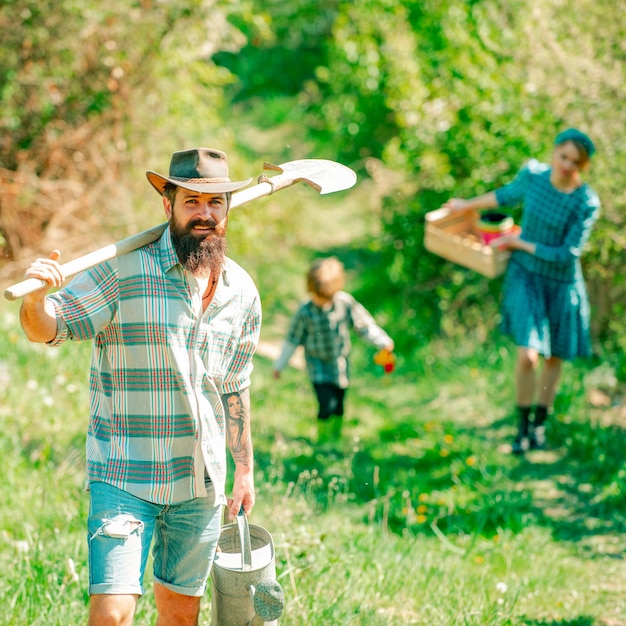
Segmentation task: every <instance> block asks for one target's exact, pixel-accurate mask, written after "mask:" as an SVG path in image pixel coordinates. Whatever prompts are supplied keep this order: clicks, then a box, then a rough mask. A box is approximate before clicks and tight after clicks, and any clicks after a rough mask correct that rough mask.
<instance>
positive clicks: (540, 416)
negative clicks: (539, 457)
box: [530, 404, 551, 450]
mask: <svg viewBox="0 0 626 626" xmlns="http://www.w3.org/2000/svg"><path fill="white" fill-rule="evenodd" d="M550 413H551V409H550V407H547V406H543V405H541V404H538V405H537V407H536V408H535V419H534V420H533V424H532V430H531V432H530V448H531V449H532V450H545V449H546V421H547V419H548V417H549V415H550Z"/></svg>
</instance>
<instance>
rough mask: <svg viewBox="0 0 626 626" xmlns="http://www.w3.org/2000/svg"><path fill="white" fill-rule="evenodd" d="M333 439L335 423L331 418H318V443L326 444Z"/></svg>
mask: <svg viewBox="0 0 626 626" xmlns="http://www.w3.org/2000/svg"><path fill="white" fill-rule="evenodd" d="M332 440H333V423H332V420H331V418H328V417H327V418H325V419H320V418H318V420H317V443H318V445H320V446H326V445H328V444H330V443H331V442H332Z"/></svg>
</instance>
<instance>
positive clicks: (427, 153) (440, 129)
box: [0, 0, 626, 379]
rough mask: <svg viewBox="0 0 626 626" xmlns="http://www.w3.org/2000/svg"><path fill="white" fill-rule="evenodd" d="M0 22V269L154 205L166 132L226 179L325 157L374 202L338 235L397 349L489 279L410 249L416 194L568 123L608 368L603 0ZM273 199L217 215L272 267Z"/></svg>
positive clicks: (319, 1)
mask: <svg viewBox="0 0 626 626" xmlns="http://www.w3.org/2000/svg"><path fill="white" fill-rule="evenodd" d="M0 27H1V28H2V33H3V36H2V39H1V40H0V176H1V186H0V245H1V246H2V250H3V256H4V261H5V262H4V263H3V265H2V268H1V272H2V276H3V277H4V278H7V279H8V278H9V277H14V276H15V275H16V272H17V273H18V274H21V272H22V271H23V268H24V266H25V264H27V262H28V260H29V259H30V258H31V257H33V256H38V255H40V254H47V253H48V251H49V250H50V249H52V248H53V247H57V246H59V247H60V246H62V247H63V251H64V253H65V254H66V256H65V260H67V259H68V258H71V255H72V254H75V253H78V252H81V253H82V252H86V251H89V250H91V249H93V248H95V247H97V245H100V244H104V243H109V242H110V241H112V240H114V239H115V238H119V237H121V236H126V235H128V234H132V233H133V232H136V231H137V230H139V229H141V228H144V227H148V226H151V225H153V224H154V223H155V216H154V210H155V201H156V200H157V199H156V197H154V195H153V194H151V192H150V189H149V187H148V186H147V185H146V183H145V179H144V172H145V170H146V169H157V170H159V171H166V170H167V166H168V163H169V157H170V155H171V152H172V151H174V150H178V149H181V148H183V147H189V146H193V145H209V146H216V147H220V148H223V149H225V150H226V151H227V152H228V153H229V157H230V161H231V171H232V172H233V174H234V175H235V177H236V176H242V177H243V176H246V177H247V176H249V175H252V172H250V170H251V168H252V165H251V164H253V163H254V164H258V163H259V162H262V161H263V160H268V161H271V162H274V163H281V162H284V161H286V160H290V159H293V158H330V159H334V160H338V161H340V162H342V163H345V164H346V165H349V166H350V167H352V168H353V169H354V170H355V171H357V173H358V175H359V179H360V181H361V182H360V184H361V185H367V189H368V202H367V205H366V206H363V210H367V211H371V212H372V213H373V214H374V215H375V219H376V220H377V222H378V227H377V228H376V229H374V230H372V232H370V233H368V234H367V236H366V237H364V238H361V239H360V240H357V241H352V242H351V249H347V248H344V249H343V250H342V251H341V253H342V256H343V260H345V261H346V264H347V266H348V267H349V269H351V270H352V271H353V272H354V273H355V274H357V275H358V277H359V280H358V285H357V288H356V289H355V290H354V291H355V295H357V297H359V298H360V299H361V300H363V301H364V303H366V304H367V305H368V306H369V308H371V309H372V310H373V311H374V312H375V313H376V314H377V316H378V317H379V319H381V321H382V322H385V323H386V324H387V326H389V327H390V328H391V329H392V330H393V334H394V336H396V337H398V340H399V344H400V347H401V348H403V349H404V350H405V351H409V350H410V349H411V347H412V346H418V345H421V344H423V343H425V342H427V341H429V340H430V338H432V337H433V336H434V335H444V336H449V337H452V338H453V337H454V336H455V335H456V334H458V333H466V332H468V330H471V331H472V332H476V333H477V337H478V338H479V339H481V340H487V339H488V337H489V333H490V332H491V330H493V329H494V328H495V326H496V324H495V321H494V320H497V301H498V294H499V292H500V290H501V282H500V280H494V281H488V280H486V279H484V278H482V277H480V276H478V275H476V274H473V273H472V272H469V271H467V270H464V269H462V268H460V267H456V266H453V265H452V264H450V263H447V262H445V261H443V260H442V259H440V258H438V257H436V256H434V255H432V254H429V253H428V252H426V251H425V250H424V246H423V224H424V214H425V213H426V212H428V211H430V210H433V209H435V208H437V207H439V205H440V204H441V202H442V201H444V200H445V199H447V198H448V197H450V196H459V197H464V196H471V195H476V194H479V193H483V192H485V191H487V190H489V189H491V188H493V187H495V186H497V185H500V184H503V183H505V182H507V181H509V180H510V179H511V178H512V176H513V175H514V174H515V172H516V171H517V169H518V168H519V167H520V166H521V165H522V164H523V163H524V161H526V160H527V159H528V158H531V157H536V158H539V159H540V160H548V159H549V157H550V151H551V148H552V143H553V139H554V136H555V135H556V134H557V132H558V131H559V130H562V129H563V128H564V127H568V126H576V127H579V128H581V129H582V130H584V131H586V132H588V133H589V134H590V135H591V137H592V138H593V139H594V141H595V142H596V145H597V149H598V151H597V156H596V157H594V160H593V163H592V168H591V170H590V172H589V175H588V180H589V182H590V183H591V185H592V186H593V187H594V189H596V191H597V192H598V193H599V195H600V197H601V200H602V203H603V212H602V217H601V219H600V221H599V223H598V225H597V227H596V229H595V231H594V233H593V236H592V238H591V241H590V243H589V246H588V250H587V252H586V255H585V258H584V265H585V272H586V275H587V279H588V285H589V290H590V295H591V299H592V304H593V309H594V315H593V324H594V328H593V332H594V337H595V339H596V345H597V351H598V354H600V355H603V356H604V357H605V358H609V359H611V360H612V362H613V363H614V365H615V367H616V370H617V371H618V373H619V375H620V377H621V378H622V379H626V357H625V354H626V332H625V327H626V321H625V320H626V316H625V315H624V312H625V311H624V309H625V307H626V285H625V277H624V271H623V268H624V267H625V266H626V252H625V248H626V245H625V243H626V234H624V232H625V230H624V222H625V218H626V208H625V207H626V191H625V189H624V185H623V172H624V171H626V150H625V147H624V140H623V134H624V128H626V119H625V118H626V109H625V108H624V107H623V102H624V96H625V94H624V85H625V84H626V80H625V78H626V77H625V75H624V74H625V69H624V68H625V67H626V63H625V61H626V12H625V11H624V5H623V2H621V1H620V0H604V1H603V2H602V3H599V2H594V1H592V0H572V1H571V2H570V3H568V4H567V6H566V5H564V4H563V3H562V2H561V1H560V0H511V1H510V2H507V3H502V2H499V1H497V0H449V1H448V2H443V3H442V2H437V1H435V0H360V1H359V2H353V1H351V0H346V1H342V0H291V1H290V2H284V1H281V0H263V1H260V0H226V1H223V2H217V1H213V0H185V1H182V0H167V1H165V0H138V1H134V2H131V1H129V0H123V1H122V0H108V2H106V3H100V2H96V1H95V0H80V1H79V0H54V2H53V1H52V0H38V1H37V2H34V1H29V0H2V3H1V4H0ZM259 173H260V172H259ZM345 197H346V198H348V197H349V196H345ZM290 202H291V201H290V200H288V199H287V198H286V197H285V196H281V199H280V205H281V206H282V208H281V209H276V208H272V206H270V207H268V209H267V211H265V212H264V223H263V225H260V224H259V223H258V221H259V220H258V219H257V218H253V217H244V218H243V219H242V222H241V224H240V225H239V226H236V227H235V228H238V230H237V231H236V234H237V238H236V239H237V242H236V244H235V245H236V246H237V247H238V248H237V249H238V250H239V251H241V252H242V254H244V255H248V256H249V257H251V258H255V259H257V260H259V262H264V263H265V264H266V269H267V272H268V275H270V276H272V277H276V275H277V274H276V272H277V270H276V269H275V265H276V264H280V261H281V255H282V256H284V255H288V254H294V253H295V252H294V247H293V246H292V245H290V244H293V243H294V242H293V241H292V240H291V239H290V235H289V228H290V224H291V225H292V224H293V223H294V221H295V220H297V211H301V210H302V208H301V206H299V205H298V204H297V203H295V202H294V203H293V206H291V205H290ZM335 202H336V203H337V206H336V207H335V208H336V212H337V215H338V216H340V214H341V212H342V210H343V204H344V200H335ZM156 206H158V205H156ZM157 219H162V214H159V217H158V218H157ZM345 222H346V224H347V225H345V226H342V227H343V228H346V229H347V230H348V231H349V228H350V226H349V220H345ZM338 223H342V222H341V219H339V218H338ZM349 234H350V233H349V232H348V233H347V235H349ZM268 239H270V242H269V245H268V241H267V240H268ZM348 239H349V237H347V239H346V240H348ZM285 243H287V244H288V245H283V244H285ZM261 249H263V250H264V251H265V252H264V255H263V254H261ZM267 250H272V255H273V257H272V259H261V257H263V256H265V257H267ZM320 252H326V251H320ZM272 306H273V304H272ZM272 306H271V307H270V309H269V310H270V319H271V314H272V313H274V312H276V313H278V312H280V306H279V305H278V304H277V305H276V307H277V308H276V310H275V311H274V309H273V308H272ZM285 308H288V307H285Z"/></svg>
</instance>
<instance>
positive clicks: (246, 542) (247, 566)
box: [237, 506, 252, 572]
mask: <svg viewBox="0 0 626 626" xmlns="http://www.w3.org/2000/svg"><path fill="white" fill-rule="evenodd" d="M237 526H238V527H239V542H240V543H241V570H242V571H243V572H246V571H249V570H251V569H252V546H251V544H250V528H249V526H248V517H247V516H246V513H245V511H244V510H243V506H242V507H241V508H240V509H239V513H238V515H237Z"/></svg>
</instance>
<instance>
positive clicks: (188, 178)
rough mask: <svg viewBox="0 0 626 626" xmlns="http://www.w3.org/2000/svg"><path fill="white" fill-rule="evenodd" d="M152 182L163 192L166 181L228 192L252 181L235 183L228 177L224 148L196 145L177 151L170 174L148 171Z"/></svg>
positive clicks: (213, 191) (184, 185) (189, 187)
mask: <svg viewBox="0 0 626 626" xmlns="http://www.w3.org/2000/svg"><path fill="white" fill-rule="evenodd" d="M146 176H147V177H148V180H149V181H150V184H151V185H152V186H153V187H154V188H155V189H156V190H157V191H158V192H159V194H161V195H163V189H164V188H165V185H166V183H168V182H170V183H172V184H174V185H177V186H178V187H184V188H185V189H189V190H190V191H197V192H199V193H227V192H229V191H236V190H237V189H241V188H242V187H245V186H246V185H249V184H250V181H251V180H252V179H251V178H249V179H248V180H244V181H239V182H234V181H231V180H230V178H228V158H227V157H226V154H225V153H224V152H222V151H221V150H214V149H213V148H194V149H193V150H181V151H179V152H174V154H173V155H172V160H171V161H170V173H169V176H161V174H157V173H156V172H152V171H147V172H146Z"/></svg>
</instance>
